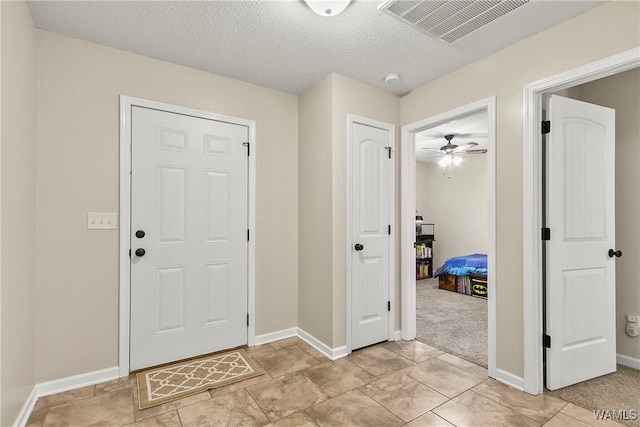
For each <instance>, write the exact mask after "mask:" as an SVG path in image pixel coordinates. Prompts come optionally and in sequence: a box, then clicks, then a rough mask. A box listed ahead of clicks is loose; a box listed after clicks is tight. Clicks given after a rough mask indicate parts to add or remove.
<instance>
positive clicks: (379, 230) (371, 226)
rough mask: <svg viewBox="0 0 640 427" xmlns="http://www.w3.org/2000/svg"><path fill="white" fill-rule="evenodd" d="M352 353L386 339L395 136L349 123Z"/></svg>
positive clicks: (387, 130) (387, 336) (373, 128)
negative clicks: (392, 155) (392, 151)
mask: <svg viewBox="0 0 640 427" xmlns="http://www.w3.org/2000/svg"><path fill="white" fill-rule="evenodd" d="M350 132H351V173H352V180H351V182H352V188H351V198H352V203H351V206H352V215H351V218H352V230H351V233H352V239H351V240H352V243H353V247H352V248H351V256H352V259H351V349H352V350H354V349H357V348H360V347H364V346H367V345H371V344H375V343H378V342H380V341H384V340H387V339H389V310H390V308H389V300H390V299H389V280H390V277H389V272H390V265H389V250H390V249H389V248H390V239H391V236H390V235H389V227H390V221H389V217H390V212H391V209H393V200H391V197H390V196H391V190H392V182H393V181H392V176H391V170H392V168H391V166H392V162H393V159H390V154H389V153H390V150H393V146H394V138H395V136H394V135H393V131H392V130H389V129H381V128H378V127H373V126H369V125H366V124H361V123H352V124H351V127H350Z"/></svg>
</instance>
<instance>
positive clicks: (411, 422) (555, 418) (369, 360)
mask: <svg viewBox="0 0 640 427" xmlns="http://www.w3.org/2000/svg"><path fill="white" fill-rule="evenodd" d="M247 351H248V353H249V354H250V355H251V356H252V357H253V358H254V359H255V360H256V361H257V362H258V363H259V364H260V365H261V366H262V367H263V368H264V370H265V371H266V374H265V375H263V376H260V377H256V378H251V379H249V380H246V381H244V382H239V383H235V384H230V385H228V386H225V387H222V388H219V389H214V390H211V391H209V392H203V393H200V394H197V395H194V396H191V397H187V398H184V399H182V400H178V401H175V402H172V403H167V404H163V405H160V406H156V407H153V408H149V409H145V410H142V411H140V410H138V401H137V399H138V397H137V391H136V388H135V377H133V376H130V377H127V378H122V379H119V380H115V381H110V382H107V383H102V384H97V385H95V386H89V387H85V388H82V389H78V390H73V391H69V392H65V393H59V394H55V395H52V396H46V397H43V398H40V399H38V402H37V403H36V406H35V408H34V410H33V412H32V414H31V417H30V419H29V422H28V426H29V427H42V426H44V427H54V426H64V427H68V426H145V427H152V426H164V427H179V426H240V427H244V426H264V425H269V426H375V427H378V426H402V425H406V426H410V427H417V426H424V427H426V426H452V425H453V426H496V425H509V426H539V425H545V426H550V427H560V426H587V425H592V426H606V425H619V424H616V423H613V422H611V421H607V422H596V420H595V419H594V417H593V414H592V412H590V411H588V410H586V409H583V408H580V407H577V406H575V405H573V404H570V403H569V404H568V403H566V402H564V401H562V400H560V399H557V398H554V397H550V396H546V395H541V396H531V395H528V394H525V393H522V392H520V391H517V390H515V389H513V388H510V387H507V386H505V385H503V384H500V383H499V382H497V381H495V380H493V379H490V378H488V375H487V371H486V369H484V368H481V367H479V366H477V365H474V364H472V363H469V362H466V361H464V360H462V359H459V358H457V357H455V356H453V355H450V354H447V353H443V352H442V351H440V350H437V349H435V348H433V347H430V346H428V345H426V344H423V343H421V342H418V341H396V342H386V343H382V344H378V345H375V346H372V347H368V348H365V349H361V350H358V351H355V352H353V353H352V354H351V355H350V356H349V357H346V358H344V359H340V360H336V361H335V362H332V361H330V360H328V359H326V358H325V357H324V356H323V355H322V354H320V353H319V352H318V351H316V350H315V349H314V348H313V347H311V346H309V345H308V344H306V343H305V342H303V341H301V340H299V339H298V338H288V339H286V340H282V341H278V342H274V343H271V344H265V345H261V346H257V347H253V348H250V349H248V350H247Z"/></svg>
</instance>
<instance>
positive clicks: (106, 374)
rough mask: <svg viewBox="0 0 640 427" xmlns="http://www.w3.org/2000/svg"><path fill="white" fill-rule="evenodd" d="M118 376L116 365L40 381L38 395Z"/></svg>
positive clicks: (59, 391)
mask: <svg viewBox="0 0 640 427" xmlns="http://www.w3.org/2000/svg"><path fill="white" fill-rule="evenodd" d="M118 378H120V369H119V368H118V367H117V366H114V367H113V368H107V369H100V370H99V371H93V372H87V373H86V374H79V375H72V376H70V377H65V378H60V379H57V380H53V381H47V382H44V383H39V384H38V385H36V387H37V389H38V397H42V396H49V395H50V394H56V393H62V392H63V391H69V390H74V389H77V388H82V387H86V386H88V385H94V384H98V383H103V382H105V381H111V380H116V379H118Z"/></svg>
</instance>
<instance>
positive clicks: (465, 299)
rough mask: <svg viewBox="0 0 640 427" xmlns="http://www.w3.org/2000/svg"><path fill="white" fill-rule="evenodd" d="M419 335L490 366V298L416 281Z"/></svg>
mask: <svg viewBox="0 0 640 427" xmlns="http://www.w3.org/2000/svg"><path fill="white" fill-rule="evenodd" d="M416 339H417V340H418V341H421V342H423V343H425V344H428V345H430V346H432V347H436V348H439V349H440V350H443V351H446V352H447V353H451V354H454V355H456V356H459V357H461V358H463V359H465V360H468V361H469V362H473V363H475V364H476V365H480V366H483V367H485V368H486V367H487V366H488V364H487V300H486V299H483V298H477V297H472V296H469V295H463V294H459V293H457V292H451V291H446V290H444V289H438V279H426V280H418V281H416Z"/></svg>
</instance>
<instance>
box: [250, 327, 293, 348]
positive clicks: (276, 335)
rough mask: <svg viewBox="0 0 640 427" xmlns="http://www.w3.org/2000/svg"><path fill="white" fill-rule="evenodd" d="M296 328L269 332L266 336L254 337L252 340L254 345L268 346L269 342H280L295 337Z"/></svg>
mask: <svg viewBox="0 0 640 427" xmlns="http://www.w3.org/2000/svg"><path fill="white" fill-rule="evenodd" d="M297 336H298V328H289V329H282V330H281V331H275V332H270V333H268V334H262V335H256V337H255V338H254V341H253V342H254V344H255V345H261V344H269V343H270V342H274V341H280V340H283V339H285V338H291V337H297Z"/></svg>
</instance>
